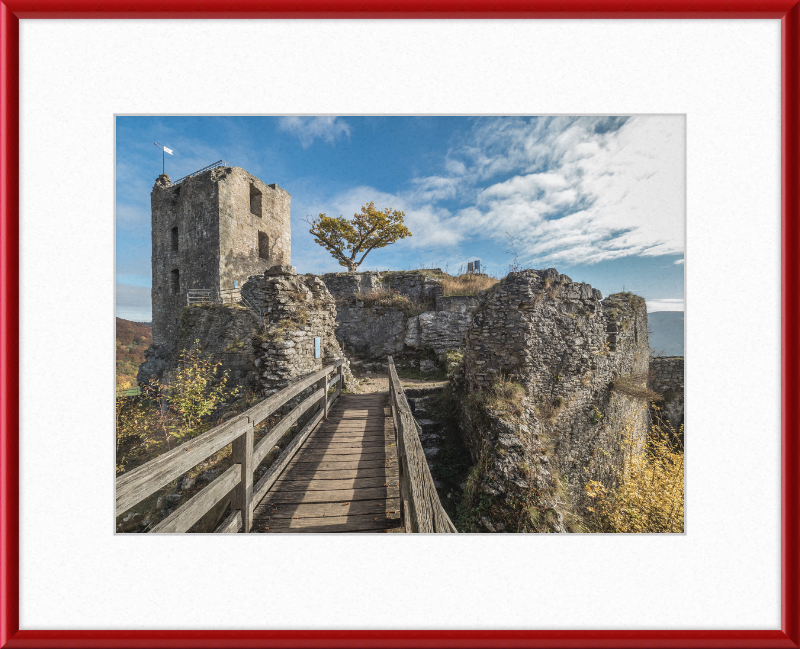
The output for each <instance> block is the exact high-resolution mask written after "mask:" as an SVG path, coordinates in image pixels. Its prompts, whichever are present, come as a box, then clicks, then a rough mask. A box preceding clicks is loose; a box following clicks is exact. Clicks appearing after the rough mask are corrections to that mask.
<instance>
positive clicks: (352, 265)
mask: <svg viewBox="0 0 800 649" xmlns="http://www.w3.org/2000/svg"><path fill="white" fill-rule="evenodd" d="M356 268H358V264H356V263H354V262H352V261H350V260H349V259H348V260H347V272H348V273H355V272H356Z"/></svg>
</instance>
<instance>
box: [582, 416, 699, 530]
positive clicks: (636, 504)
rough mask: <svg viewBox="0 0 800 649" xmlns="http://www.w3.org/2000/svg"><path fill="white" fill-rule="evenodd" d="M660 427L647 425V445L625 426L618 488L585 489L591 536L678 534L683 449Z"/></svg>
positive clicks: (594, 486)
mask: <svg viewBox="0 0 800 649" xmlns="http://www.w3.org/2000/svg"><path fill="white" fill-rule="evenodd" d="M678 434H680V435H682V434H683V426H681V430H680V433H676V431H675V430H673V429H672V427H671V426H670V425H669V424H668V423H665V422H661V421H659V422H658V423H656V424H654V425H653V426H652V430H651V435H650V437H649V439H648V442H647V443H646V444H644V445H639V444H637V443H636V442H635V440H634V439H633V436H632V426H628V427H626V431H625V434H624V435H623V439H622V446H623V448H624V450H625V455H626V461H625V466H624V470H623V473H622V475H621V476H620V478H621V480H620V485H619V487H617V488H616V489H607V488H606V487H605V486H604V485H603V484H602V483H600V482H597V481H595V480H590V481H589V482H588V483H587V484H586V486H585V487H584V490H585V491H586V495H587V496H589V498H591V499H592V500H593V501H594V505H593V506H592V507H590V508H589V512H590V519H589V525H590V528H591V530H592V531H594V532H623V533H631V532H635V533H642V532H650V533H663V532H672V533H682V532H683V509H684V486H683V470H684V456H683V447H682V446H681V445H680V444H676V443H675V442H674V440H675V439H676V438H677V437H678Z"/></svg>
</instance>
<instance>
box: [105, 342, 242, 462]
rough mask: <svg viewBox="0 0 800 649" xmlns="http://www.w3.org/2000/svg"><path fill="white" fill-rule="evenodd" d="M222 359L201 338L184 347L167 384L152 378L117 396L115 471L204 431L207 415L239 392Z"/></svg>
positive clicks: (208, 419)
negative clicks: (138, 390) (133, 392)
mask: <svg viewBox="0 0 800 649" xmlns="http://www.w3.org/2000/svg"><path fill="white" fill-rule="evenodd" d="M221 365H222V363H215V362H214V361H213V359H212V358H211V357H209V356H203V353H202V350H201V348H200V346H199V341H195V346H194V347H193V348H192V349H190V350H188V351H187V350H183V351H182V352H181V355H180V361H179V365H178V369H177V371H176V372H175V375H174V377H173V378H172V381H171V382H170V383H162V382H161V380H160V379H158V378H157V377H153V378H152V379H151V380H150V383H148V384H147V385H145V386H143V394H142V395H140V396H137V397H120V398H118V399H117V472H118V473H123V472H124V471H126V470H128V469H131V468H133V467H135V466H138V465H139V464H142V463H144V462H147V461H148V460H150V459H152V458H153V457H155V456H157V455H159V454H161V453H163V452H164V451H166V450H169V449H170V448H171V447H172V446H173V445H174V444H177V443H181V442H183V441H185V440H187V439H190V438H192V437H195V436H197V435H199V434H200V433H202V432H204V431H205V430H208V429H209V428H210V427H211V426H212V425H213V422H212V421H211V415H212V414H213V413H214V412H215V411H216V410H217V408H218V407H219V406H220V405H222V404H223V403H224V402H225V401H226V400H228V399H230V398H232V397H234V396H235V395H236V394H238V392H239V390H240V389H239V388H238V387H234V388H231V387H229V386H228V378H229V372H228V371H225V372H224V373H223V374H222V376H220V377H218V376H217V371H218V369H219V368H220V366H221Z"/></svg>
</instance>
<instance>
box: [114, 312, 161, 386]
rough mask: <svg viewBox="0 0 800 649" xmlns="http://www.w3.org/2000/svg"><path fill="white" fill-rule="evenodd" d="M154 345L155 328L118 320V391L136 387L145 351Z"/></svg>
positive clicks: (140, 323)
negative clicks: (137, 375) (137, 374)
mask: <svg viewBox="0 0 800 649" xmlns="http://www.w3.org/2000/svg"><path fill="white" fill-rule="evenodd" d="M152 344H153V327H152V326H151V325H149V324H144V323H142V322H131V321H130V320H123V319H122V318H117V390H128V389H130V388H135V387H136V373H137V372H138V371H139V365H141V364H142V363H144V350H145V349H147V348H148V347H149V346H150V345H152Z"/></svg>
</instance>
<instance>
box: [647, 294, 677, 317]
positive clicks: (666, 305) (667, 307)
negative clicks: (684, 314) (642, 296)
mask: <svg viewBox="0 0 800 649" xmlns="http://www.w3.org/2000/svg"><path fill="white" fill-rule="evenodd" d="M646 303H647V312H648V313H653V312H655V311H685V310H686V309H685V301H684V300H683V299H680V300H677V299H672V298H665V299H663V300H646Z"/></svg>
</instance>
